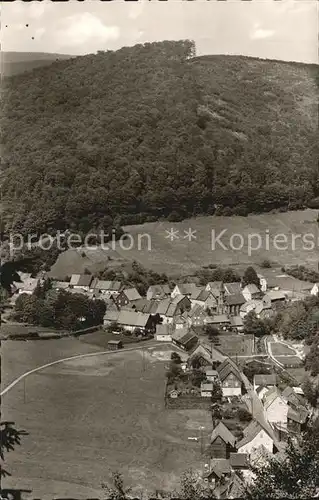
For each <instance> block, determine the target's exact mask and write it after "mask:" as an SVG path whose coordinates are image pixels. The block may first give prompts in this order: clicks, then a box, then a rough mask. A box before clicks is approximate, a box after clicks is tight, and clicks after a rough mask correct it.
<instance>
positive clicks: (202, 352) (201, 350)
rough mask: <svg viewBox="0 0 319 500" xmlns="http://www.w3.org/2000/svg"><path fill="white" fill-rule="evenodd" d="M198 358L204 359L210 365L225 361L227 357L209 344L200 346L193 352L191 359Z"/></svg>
mask: <svg viewBox="0 0 319 500" xmlns="http://www.w3.org/2000/svg"><path fill="white" fill-rule="evenodd" d="M196 356H199V357H202V358H204V359H205V360H206V361H207V362H208V363H210V364H212V363H213V361H223V360H224V359H225V355H224V354H223V353H222V352H221V351H219V350H218V349H216V348H215V347H213V346H209V345H207V344H198V345H197V346H196V347H195V349H194V350H193V351H192V352H191V354H190V356H189V358H190V359H192V358H194V357H196Z"/></svg>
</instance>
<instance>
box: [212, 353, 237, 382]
mask: <svg viewBox="0 0 319 500" xmlns="http://www.w3.org/2000/svg"><path fill="white" fill-rule="evenodd" d="M217 371H218V375H219V378H220V380H221V381H223V380H225V378H226V377H228V375H229V374H230V373H233V374H234V375H236V377H237V378H238V379H239V380H242V377H241V373H240V370H239V368H238V366H237V365H236V363H235V362H234V361H233V360H232V359H230V358H226V359H225V360H224V361H223V362H222V364H220V365H219V366H218V367H217Z"/></svg>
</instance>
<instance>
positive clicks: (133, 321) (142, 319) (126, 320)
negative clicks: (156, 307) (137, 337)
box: [117, 309, 150, 328]
mask: <svg viewBox="0 0 319 500" xmlns="http://www.w3.org/2000/svg"><path fill="white" fill-rule="evenodd" d="M149 318H150V315H149V314H144V313H141V312H133V311H132V312H131V311H125V310H124V309H122V310H121V311H120V313H119V317H118V320H117V322H118V323H119V324H122V325H124V326H135V327H136V328H138V327H140V328H144V327H145V326H146V324H147V322H148V320H149Z"/></svg>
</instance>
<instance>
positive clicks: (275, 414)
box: [262, 387, 289, 427]
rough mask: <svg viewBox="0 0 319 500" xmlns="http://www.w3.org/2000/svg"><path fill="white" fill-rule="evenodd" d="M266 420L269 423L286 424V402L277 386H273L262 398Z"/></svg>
mask: <svg viewBox="0 0 319 500" xmlns="http://www.w3.org/2000/svg"><path fill="white" fill-rule="evenodd" d="M262 402H263V406H264V410H265V413H266V417H267V420H268V422H269V423H270V424H275V423H276V424H278V425H279V424H280V426H282V427H285V426H286V425H287V414H288V409H289V407H288V404H287V403H286V401H285V399H284V398H283V396H282V395H281V393H280V391H279V389H278V388H277V387H273V388H272V389H270V390H269V391H267V392H266V394H265V395H264V396H263V399H262Z"/></svg>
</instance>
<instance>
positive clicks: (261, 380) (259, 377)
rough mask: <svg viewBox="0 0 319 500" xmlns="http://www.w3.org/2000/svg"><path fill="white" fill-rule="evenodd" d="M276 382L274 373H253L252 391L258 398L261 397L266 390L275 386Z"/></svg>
mask: <svg viewBox="0 0 319 500" xmlns="http://www.w3.org/2000/svg"><path fill="white" fill-rule="evenodd" d="M276 384H277V376H276V374H275V373H270V374H265V375H264V374H256V375H254V391H255V392H257V394H258V397H259V399H262V398H263V396H264V395H265V394H266V392H268V391H269V389H272V388H273V387H275V386H276Z"/></svg>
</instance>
